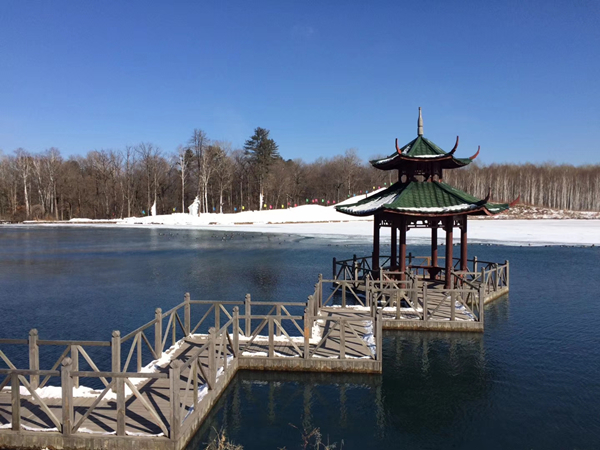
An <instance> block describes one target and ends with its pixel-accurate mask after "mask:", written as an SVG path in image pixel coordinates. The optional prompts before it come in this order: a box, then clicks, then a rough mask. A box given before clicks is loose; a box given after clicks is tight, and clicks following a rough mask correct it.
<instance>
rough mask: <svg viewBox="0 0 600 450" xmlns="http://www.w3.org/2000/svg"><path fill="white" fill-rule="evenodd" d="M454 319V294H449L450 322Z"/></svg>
mask: <svg viewBox="0 0 600 450" xmlns="http://www.w3.org/2000/svg"><path fill="white" fill-rule="evenodd" d="M455 318H456V292H454V291H452V292H450V322H454V319H455Z"/></svg>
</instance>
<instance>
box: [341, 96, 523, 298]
mask: <svg viewBox="0 0 600 450" xmlns="http://www.w3.org/2000/svg"><path fill="white" fill-rule="evenodd" d="M417 134H418V135H417V137H416V139H413V140H412V141H410V142H409V143H408V144H406V145H404V146H402V147H399V146H398V139H396V152H395V153H394V154H392V155H390V156H388V157H387V158H383V159H378V160H374V161H371V164H372V165H373V167H376V168H377V169H380V170H397V171H398V181H397V182H396V183H394V184H393V185H391V186H390V187H388V188H387V189H384V190H383V191H381V192H378V193H377V194H375V195H372V196H370V197H368V198H365V199H363V200H361V201H359V202H357V203H354V204H350V205H343V206H338V207H337V208H336V209H337V210H338V211H339V212H342V213H345V214H350V215H353V216H371V215H372V216H374V228H373V260H372V269H373V270H374V271H375V272H376V273H377V272H379V269H380V267H379V255H380V228H381V227H386V226H387V227H390V228H391V241H392V242H391V250H392V252H391V261H390V266H391V267H392V268H394V269H396V270H399V272H400V273H401V274H402V275H401V276H402V277H404V273H405V271H406V268H407V267H406V232H407V231H408V230H409V229H411V228H431V264H430V266H427V267H424V269H426V270H427V271H428V272H429V276H430V278H431V279H436V278H437V277H438V275H439V274H440V273H441V272H442V271H443V272H444V280H445V287H446V288H450V287H451V278H452V276H451V273H452V270H453V255H452V243H453V230H454V228H459V229H460V237H461V239H460V270H461V271H467V218H468V216H476V215H487V216H491V215H496V214H499V213H501V212H503V211H505V210H507V209H508V208H510V207H511V206H513V205H514V204H515V203H516V202H517V201H518V198H517V199H516V200H515V201H513V202H511V203H490V202H489V200H490V195H491V192H489V191H488V195H487V196H486V197H485V198H484V199H478V198H476V197H473V196H472V195H470V194H467V193H466V192H463V191H461V190H459V189H456V188H454V187H452V186H450V185H448V184H446V183H444V182H443V179H444V169H447V170H449V169H458V168H460V167H465V166H467V165H469V164H470V163H471V162H472V161H473V160H474V159H475V158H476V157H477V155H478V154H479V149H478V150H477V153H475V154H474V155H473V156H471V157H470V158H456V157H455V156H454V152H456V149H457V147H458V136H457V138H456V144H455V145H454V148H453V149H452V150H451V151H450V152H445V151H444V150H442V149H441V148H440V147H438V146H437V145H435V144H434V143H433V142H431V141H430V140H428V139H426V138H425V137H423V118H422V115H421V108H419V118H418V121H417ZM438 228H442V229H443V230H444V231H445V232H446V257H445V267H440V266H439V265H438ZM398 231H399V232H400V242H399V245H398Z"/></svg>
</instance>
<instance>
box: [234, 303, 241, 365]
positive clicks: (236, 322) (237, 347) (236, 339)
mask: <svg viewBox="0 0 600 450" xmlns="http://www.w3.org/2000/svg"><path fill="white" fill-rule="evenodd" d="M239 351H240V308H239V306H234V307H233V356H234V357H236V358H237V357H238V356H239V354H238V353H239Z"/></svg>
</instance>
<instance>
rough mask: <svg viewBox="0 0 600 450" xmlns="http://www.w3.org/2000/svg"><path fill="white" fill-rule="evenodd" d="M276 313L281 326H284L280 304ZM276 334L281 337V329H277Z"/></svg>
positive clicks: (276, 308)
mask: <svg viewBox="0 0 600 450" xmlns="http://www.w3.org/2000/svg"><path fill="white" fill-rule="evenodd" d="M275 313H276V315H277V320H278V321H279V324H280V325H281V326H283V320H282V319H281V305H279V304H278V305H277V306H276V307H275ZM275 333H276V334H277V336H281V327H277V329H276V331H275Z"/></svg>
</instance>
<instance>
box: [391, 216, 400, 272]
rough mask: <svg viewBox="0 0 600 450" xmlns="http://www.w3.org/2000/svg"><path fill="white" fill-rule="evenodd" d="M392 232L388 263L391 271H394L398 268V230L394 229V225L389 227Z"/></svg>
mask: <svg viewBox="0 0 600 450" xmlns="http://www.w3.org/2000/svg"><path fill="white" fill-rule="evenodd" d="M391 230H392V244H391V247H392V252H391V261H390V266H391V267H392V270H394V268H395V267H398V242H397V239H398V228H396V227H395V226H394V225H392V227H391Z"/></svg>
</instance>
